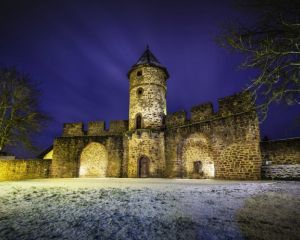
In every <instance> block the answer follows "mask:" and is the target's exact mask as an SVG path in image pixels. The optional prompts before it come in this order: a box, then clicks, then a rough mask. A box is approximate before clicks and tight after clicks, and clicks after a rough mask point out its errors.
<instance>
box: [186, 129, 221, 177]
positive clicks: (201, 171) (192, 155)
mask: <svg viewBox="0 0 300 240" xmlns="http://www.w3.org/2000/svg"><path fill="white" fill-rule="evenodd" d="M180 155H181V160H182V161H181V162H182V169H183V177H188V178H213V177H214V176H215V168H214V162H213V160H212V151H211V146H210V145H209V142H208V140H207V138H206V137H205V136H204V135H203V134H200V133H195V134H191V135H189V136H188V137H187V138H186V139H184V141H183V144H182V146H181V154H180Z"/></svg>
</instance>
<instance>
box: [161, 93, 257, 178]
mask: <svg viewBox="0 0 300 240" xmlns="http://www.w3.org/2000/svg"><path fill="white" fill-rule="evenodd" d="M196 133H198V134H202V135H203V136H205V139H206V140H205V141H207V142H208V146H210V150H209V151H206V152H207V153H205V154H206V155H207V156H208V155H209V156H210V158H211V159H212V160H211V162H213V164H214V171H215V177H216V178H220V179H260V177H261V153H260V146H259V142H260V134H259V125H258V119H257V114H256V112H255V110H254V104H253V102H252V101H251V95H250V93H248V92H242V93H238V94H236V95H234V96H230V97H226V98H223V99H219V111H218V112H216V113H213V108H212V105H211V104H209V103H208V104H207V103H206V104H202V105H199V106H196V107H193V108H192V112H191V119H186V117H185V113H184V112H183V111H181V112H177V113H175V114H171V115H168V116H167V118H166V165H167V169H166V174H167V175H168V176H169V177H191V176H192V175H191V173H190V172H189V171H188V168H187V166H186V164H185V162H186V161H185V159H184V158H186V157H184V154H185V153H184V151H185V148H184V147H183V145H184V142H185V141H186V139H188V138H189V137H190V136H191V135H192V134H196ZM196 142H197V141H196ZM198 142H199V144H200V143H201V141H200V140H199V141H198ZM202 142H203V141H202ZM193 144H194V143H193ZM200 145H201V144H200ZM200 145H199V148H200V149H201V147H202V146H200ZM202 156H204V155H203V154H202ZM199 158H201V154H199ZM199 160H202V159H199ZM204 160H205V159H203V161H204ZM189 168H191V167H189Z"/></svg>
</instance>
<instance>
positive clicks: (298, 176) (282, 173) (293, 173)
mask: <svg viewBox="0 0 300 240" xmlns="http://www.w3.org/2000/svg"><path fill="white" fill-rule="evenodd" d="M262 177H263V178H264V179H283V180H300V164H293V165H270V166H263V167H262Z"/></svg>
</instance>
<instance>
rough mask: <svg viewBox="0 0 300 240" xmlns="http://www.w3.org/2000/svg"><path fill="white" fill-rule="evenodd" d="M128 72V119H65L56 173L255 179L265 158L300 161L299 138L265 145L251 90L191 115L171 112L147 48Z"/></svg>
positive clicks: (160, 72)
mask: <svg viewBox="0 0 300 240" xmlns="http://www.w3.org/2000/svg"><path fill="white" fill-rule="evenodd" d="M127 76H128V78H129V118H128V121H127V120H121V121H112V122H111V123H110V128H109V129H106V128H105V122H103V121H93V122H90V123H88V126H87V131H85V130H84V124H83V123H66V124H64V129H63V134H62V137H58V138H56V139H55V140H54V144H53V148H52V149H51V150H52V151H53V157H52V164H51V174H52V177H87V176H88V177H133V178H135V177H168V178H218V179H243V180H256V179H261V177H262V175H261V173H262V169H265V166H266V164H265V163H266V158H268V159H269V160H268V161H269V162H270V161H272V163H274V164H280V165H284V164H290V165H292V164H299V163H300V162H299V143H297V144H298V145H297V146H296V145H295V147H290V145H289V144H286V143H274V144H273V143H272V142H270V143H260V132H259V123H258V119H257V114H256V111H255V105H254V102H253V100H252V98H251V94H250V93H249V92H240V93H237V94H234V95H232V96H229V97H224V98H221V99H219V100H218V104H219V110H218V111H217V112H215V111H214V109H213V105H212V103H204V104H200V105H197V106H194V107H192V108H191V111H190V115H191V117H190V118H187V113H186V112H185V111H178V112H175V113H171V114H168V113H167V102H166V92H167V79H168V78H169V73H168V71H167V69H166V68H165V67H164V66H163V65H162V64H161V63H160V62H159V61H158V60H157V58H156V57H155V56H154V55H153V54H152V53H151V52H150V50H149V49H148V48H147V49H146V51H145V52H144V53H143V55H142V56H141V57H140V59H139V60H138V61H137V63H136V64H134V65H133V66H132V67H131V68H130V70H129V72H128V74H127ZM293 146H294V145H293ZM278 149H281V150H278ZM49 150H50V149H49ZM51 153H52V152H51ZM46 155H47V154H46ZM46 155H45V156H46ZM47 156H49V154H48V155H47ZM263 163H264V166H263ZM273 168H274V167H273ZM289 169H292V167H290V168H289ZM270 171H271V170H270ZM270 171H267V170H263V174H265V173H266V172H268V174H269V172H270ZM288 171H292V170H288ZM281 172H282V171H281Z"/></svg>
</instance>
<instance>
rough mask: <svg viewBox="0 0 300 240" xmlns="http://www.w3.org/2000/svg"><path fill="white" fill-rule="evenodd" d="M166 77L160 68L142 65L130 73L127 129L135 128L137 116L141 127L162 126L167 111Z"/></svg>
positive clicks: (157, 127)
mask: <svg viewBox="0 0 300 240" xmlns="http://www.w3.org/2000/svg"><path fill="white" fill-rule="evenodd" d="M139 72H140V74H138V73H139ZM166 78H167V76H166V73H165V72H164V71H163V70H162V69H160V68H156V67H151V66H142V67H139V68H137V69H135V70H133V71H132V72H131V73H130V76H129V81H130V89H129V130H135V129H136V118H137V116H141V118H142V127H141V128H152V129H160V128H161V127H162V125H163V120H164V116H165V115H166V113H167V112H166V111H167V110H166Z"/></svg>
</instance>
